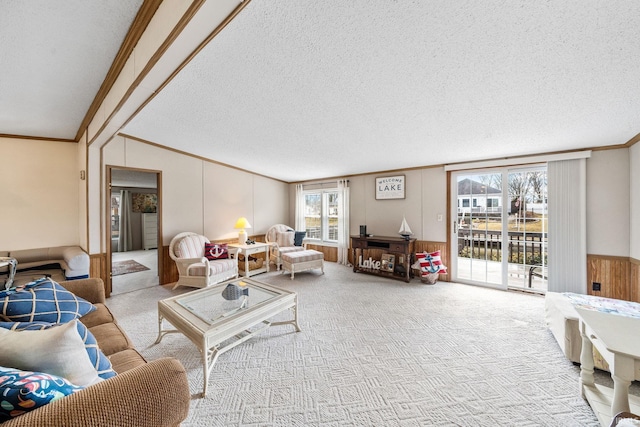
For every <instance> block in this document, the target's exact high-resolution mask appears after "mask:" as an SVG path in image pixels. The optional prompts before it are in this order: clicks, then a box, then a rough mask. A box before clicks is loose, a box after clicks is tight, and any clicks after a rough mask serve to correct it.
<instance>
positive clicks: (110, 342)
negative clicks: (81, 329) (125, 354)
mask: <svg viewBox="0 0 640 427" xmlns="http://www.w3.org/2000/svg"><path fill="white" fill-rule="evenodd" d="M89 330H90V331H91V333H92V334H93V336H94V337H96V341H98V346H99V347H100V349H101V350H102V352H103V353H104V354H105V355H106V356H107V357H108V356H111V355H112V354H115V353H117V352H119V351H122V350H127V349H129V348H133V344H132V343H131V341H130V340H129V337H127V335H126V334H125V333H124V332H123V331H122V330H121V329H120V327H119V326H118V325H117V324H115V323H103V324H102V325H97V326H94V327H92V328H89Z"/></svg>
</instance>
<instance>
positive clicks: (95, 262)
mask: <svg viewBox="0 0 640 427" xmlns="http://www.w3.org/2000/svg"><path fill="white" fill-rule="evenodd" d="M89 277H99V278H101V279H102V280H103V281H104V282H105V283H106V282H107V255H106V254H93V255H89Z"/></svg>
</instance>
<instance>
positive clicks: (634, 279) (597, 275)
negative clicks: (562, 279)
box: [587, 255, 640, 302]
mask: <svg viewBox="0 0 640 427" xmlns="http://www.w3.org/2000/svg"><path fill="white" fill-rule="evenodd" d="M593 282H598V283H600V291H594V290H593V285H592V284H593ZM587 293H588V294H589V295H597V296H602V297H605V298H616V299H621V300H627V301H635V302H640V261H638V260H636V259H633V258H625V257H614V256H607V255H587Z"/></svg>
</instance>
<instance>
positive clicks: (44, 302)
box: [0, 278, 96, 323]
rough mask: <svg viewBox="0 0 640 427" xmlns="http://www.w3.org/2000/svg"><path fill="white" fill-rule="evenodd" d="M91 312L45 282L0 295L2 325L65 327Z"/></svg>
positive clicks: (77, 299)
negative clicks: (62, 324)
mask: <svg viewBox="0 0 640 427" xmlns="http://www.w3.org/2000/svg"><path fill="white" fill-rule="evenodd" d="M95 309H96V307H95V306H94V305H93V304H91V303H90V302H89V301H86V300H84V299H82V298H80V297H78V296H76V295H74V294H73V293H71V292H69V291H68V290H66V289H65V288H63V287H62V286H60V285H59V284H58V283H57V282H54V281H53V280H51V279H49V278H42V279H38V280H36V281H34V282H31V283H29V284H27V285H26V286H25V288H20V289H13V290H8V291H2V292H0V320H3V321H5V322H36V321H39V322H50V323H65V322H68V321H70V320H73V319H77V318H78V317H81V316H83V315H85V314H87V313H90V312H92V311H94V310H95Z"/></svg>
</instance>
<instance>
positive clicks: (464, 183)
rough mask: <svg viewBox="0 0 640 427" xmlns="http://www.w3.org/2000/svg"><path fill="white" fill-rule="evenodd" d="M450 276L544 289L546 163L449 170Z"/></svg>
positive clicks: (487, 283) (501, 286) (505, 286)
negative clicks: (450, 219) (452, 171)
mask: <svg viewBox="0 0 640 427" xmlns="http://www.w3.org/2000/svg"><path fill="white" fill-rule="evenodd" d="M451 194H452V195H453V197H452V200H451V203H452V209H451V211H452V213H453V215H452V221H453V227H452V236H451V241H452V242H456V243H457V244H454V245H452V254H451V257H452V266H453V268H452V278H453V280H456V281H460V282H463V283H471V284H478V285H482V286H488V287H495V288H499V289H518V290H524V291H530V292H536V293H544V292H546V290H547V245H548V235H547V231H548V225H549V223H548V211H547V173H546V165H536V166H531V167H527V168H500V169H494V170H488V171H473V172H459V173H455V174H452V179H451Z"/></svg>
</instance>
